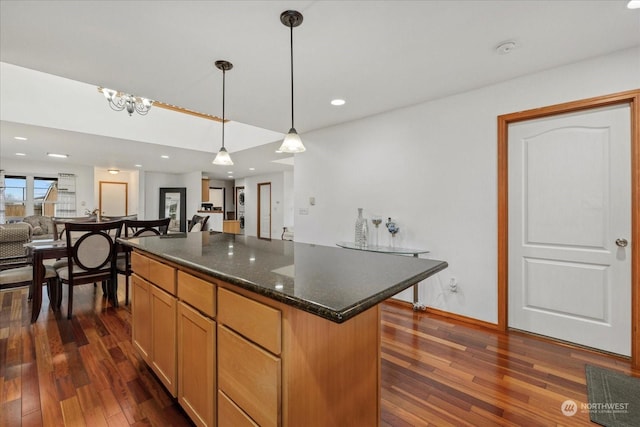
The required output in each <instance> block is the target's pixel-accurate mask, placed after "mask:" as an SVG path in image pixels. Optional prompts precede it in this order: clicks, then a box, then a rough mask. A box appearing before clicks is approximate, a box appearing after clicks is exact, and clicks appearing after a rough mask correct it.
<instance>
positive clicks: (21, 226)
mask: <svg viewBox="0 0 640 427" xmlns="http://www.w3.org/2000/svg"><path fill="white" fill-rule="evenodd" d="M31 237H32V227H31V225H29V224H27V223H24V222H17V223H13V224H0V264H2V263H8V262H11V263H16V262H27V260H28V257H27V250H26V249H25V247H24V244H25V243H29V242H30V241H31Z"/></svg>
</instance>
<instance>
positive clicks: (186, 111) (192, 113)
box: [153, 101, 229, 123]
mask: <svg viewBox="0 0 640 427" xmlns="http://www.w3.org/2000/svg"><path fill="white" fill-rule="evenodd" d="M153 106H154V107H158V108H164V109H165V110H170V111H175V112H177V113H182V114H189V115H190V116H195V117H200V118H201V119H207V120H213V121H214V122H219V123H222V119H221V118H220V117H218V116H213V115H211V114H206V113H200V112H198V111H194V110H189V109H188V108H183V107H178V106H177V105H171V104H165V103H164V102H160V101H153ZM224 122H225V123H228V122H229V120H228V119H227V120H225V121H224Z"/></svg>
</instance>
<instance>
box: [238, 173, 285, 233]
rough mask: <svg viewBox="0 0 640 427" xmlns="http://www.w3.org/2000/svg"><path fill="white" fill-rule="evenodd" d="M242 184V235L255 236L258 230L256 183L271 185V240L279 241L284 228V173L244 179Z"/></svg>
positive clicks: (239, 184)
mask: <svg viewBox="0 0 640 427" xmlns="http://www.w3.org/2000/svg"><path fill="white" fill-rule="evenodd" d="M243 181H244V184H241V183H239V181H238V182H236V185H238V186H241V185H244V221H245V222H244V234H245V235H247V236H254V237H255V236H256V235H257V230H258V222H257V219H258V218H257V217H258V183H264V182H270V183H271V238H272V239H280V236H281V235H282V227H283V226H284V225H283V224H284V211H285V207H284V205H285V202H284V200H285V196H284V173H282V172H280V173H273V174H265V175H256V176H250V177H247V178H245V179H244V180H243Z"/></svg>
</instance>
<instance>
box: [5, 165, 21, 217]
mask: <svg viewBox="0 0 640 427" xmlns="http://www.w3.org/2000/svg"><path fill="white" fill-rule="evenodd" d="M4 185H5V188H4V204H5V206H4V215H5V218H6V219H7V221H10V220H11V219H13V218H23V217H24V216H25V215H26V201H27V177H26V176H15V175H6V176H5V177H4Z"/></svg>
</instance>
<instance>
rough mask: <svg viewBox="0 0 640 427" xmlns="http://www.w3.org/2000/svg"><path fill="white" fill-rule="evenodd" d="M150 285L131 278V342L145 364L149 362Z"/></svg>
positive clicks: (139, 278) (133, 277)
mask: <svg viewBox="0 0 640 427" xmlns="http://www.w3.org/2000/svg"><path fill="white" fill-rule="evenodd" d="M150 292H151V291H150V284H149V282H147V281H146V280H144V279H142V278H141V277H139V276H137V275H135V274H134V275H133V276H131V315H132V316H131V317H132V322H131V323H132V331H131V340H132V343H133V347H134V348H135V349H136V350H138V352H139V353H140V355H141V356H142V358H143V359H144V361H145V362H147V364H149V363H150V362H151V306H150V303H151V300H150V298H151V297H150V295H151V293H150Z"/></svg>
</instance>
